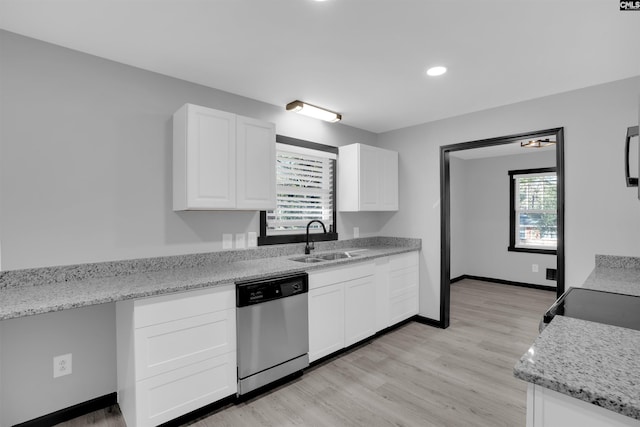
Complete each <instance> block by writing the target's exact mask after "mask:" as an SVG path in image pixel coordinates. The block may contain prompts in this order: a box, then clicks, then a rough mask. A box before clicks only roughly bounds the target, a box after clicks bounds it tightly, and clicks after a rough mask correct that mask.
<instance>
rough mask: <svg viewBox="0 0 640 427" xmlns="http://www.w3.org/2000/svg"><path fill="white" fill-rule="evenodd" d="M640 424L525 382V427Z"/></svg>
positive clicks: (631, 426) (639, 426)
mask: <svg viewBox="0 0 640 427" xmlns="http://www.w3.org/2000/svg"><path fill="white" fill-rule="evenodd" d="M567 426H580V427H640V421H639V420H636V419H634V418H630V417H626V416H624V415H622V414H618V413H616V412H613V411H610V410H608V409H604V408H602V407H600V406H596V405H594V404H591V403H588V402H585V401H583V400H579V399H576V398H573V397H570V396H567V395H565V394H561V393H558V392H557V391H553V390H550V389H548V388H545V387H541V386H539V385H534V384H528V389H527V427H567Z"/></svg>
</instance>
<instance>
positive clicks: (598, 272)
mask: <svg viewBox="0 0 640 427" xmlns="http://www.w3.org/2000/svg"><path fill="white" fill-rule="evenodd" d="M583 287H584V288H588V289H595V290H600V291H607V292H614V293H620V294H626V295H640V258H631V257H613V256H603V255H597V256H596V268H595V270H594V271H593V272H592V273H591V275H590V276H589V277H588V278H587V280H586V281H585V283H584V286H583ZM540 316H541V317H542V313H541V315H540ZM639 349H640V331H636V330H633V329H627V328H621V327H618V326H611V325H605V324H602V323H596V322H590V321H586V320H581V319H575V318H570V317H565V316H559V315H558V316H555V317H554V318H553V320H552V321H551V323H549V325H548V326H547V327H546V328H545V329H544V330H543V331H542V333H541V334H540V335H539V336H538V338H537V339H536V341H535V342H534V343H533V345H532V346H531V348H530V349H529V351H527V353H525V354H524V355H523V356H522V358H521V359H520V360H519V361H518V363H517V364H516V366H515V368H514V375H515V376H516V377H517V378H520V379H522V380H524V381H527V382H530V383H533V384H537V385H540V386H543V387H546V388H548V389H551V390H554V391H557V392H560V393H563V394H566V395H568V396H571V397H574V398H576V399H580V400H584V401H586V402H589V403H593V404H595V405H597V406H601V407H603V408H606V409H609V410H611V411H614V412H617V413H620V414H622V415H626V416H628V417H631V418H635V419H638V420H640V357H638V350H639Z"/></svg>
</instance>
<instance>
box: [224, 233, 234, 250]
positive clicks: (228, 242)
mask: <svg viewBox="0 0 640 427" xmlns="http://www.w3.org/2000/svg"><path fill="white" fill-rule="evenodd" d="M222 249H233V234H227V233H225V234H223V235H222Z"/></svg>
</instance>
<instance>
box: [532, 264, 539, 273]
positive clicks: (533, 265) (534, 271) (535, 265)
mask: <svg viewBox="0 0 640 427" xmlns="http://www.w3.org/2000/svg"><path fill="white" fill-rule="evenodd" d="M531 272H532V273H537V272H538V264H531Z"/></svg>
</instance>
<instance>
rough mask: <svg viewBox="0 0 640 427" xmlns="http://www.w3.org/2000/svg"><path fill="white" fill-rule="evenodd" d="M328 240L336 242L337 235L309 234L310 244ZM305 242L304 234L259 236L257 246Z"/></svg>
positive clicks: (305, 236)
mask: <svg viewBox="0 0 640 427" xmlns="http://www.w3.org/2000/svg"><path fill="white" fill-rule="evenodd" d="M330 240H338V233H326V234H325V233H313V234H309V241H310V242H328V241H330ZM306 241H307V235H306V234H281V235H279V236H260V237H258V246H266V245H283V244H287V243H305V242H306Z"/></svg>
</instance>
